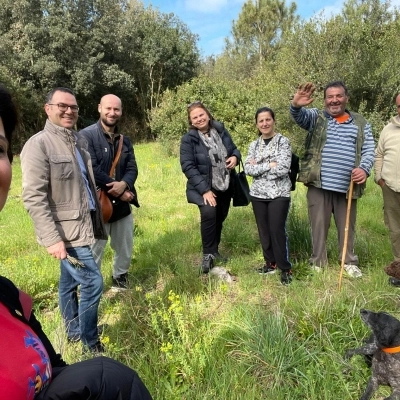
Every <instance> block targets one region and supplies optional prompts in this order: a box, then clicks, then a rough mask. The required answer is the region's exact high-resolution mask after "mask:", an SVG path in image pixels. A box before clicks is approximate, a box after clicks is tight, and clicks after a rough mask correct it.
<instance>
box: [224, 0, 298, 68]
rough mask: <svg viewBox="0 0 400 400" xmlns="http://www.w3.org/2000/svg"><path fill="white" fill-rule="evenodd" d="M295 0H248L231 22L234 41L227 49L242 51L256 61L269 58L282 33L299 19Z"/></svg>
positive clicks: (276, 46) (228, 43)
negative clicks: (287, 4)
mask: <svg viewBox="0 0 400 400" xmlns="http://www.w3.org/2000/svg"><path fill="white" fill-rule="evenodd" d="M296 9H297V6H296V3H294V2H292V3H291V4H290V6H289V7H287V6H286V4H285V0H248V1H247V2H246V3H245V4H244V5H243V7H242V11H241V13H240V14H239V18H238V20H237V21H234V22H233V25H232V36H233V42H232V43H230V42H229V41H228V42H227V51H228V52H232V51H234V52H235V51H236V52H238V53H243V54H245V55H246V57H247V58H248V59H250V60H254V61H255V60H257V61H258V63H259V64H262V62H263V61H265V60H267V59H269V58H270V57H272V55H273V54H274V52H276V50H277V49H278V47H279V43H280V40H281V38H282V36H283V35H284V34H285V33H286V32H287V31H289V30H290V29H291V28H292V27H293V24H294V23H295V22H296V21H297V20H298V18H299V17H298V16H297V15H296V14H295V13H296Z"/></svg>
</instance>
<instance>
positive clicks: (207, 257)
mask: <svg viewBox="0 0 400 400" xmlns="http://www.w3.org/2000/svg"><path fill="white" fill-rule="evenodd" d="M212 268H214V256H213V255H212V254H204V255H203V262H202V264H201V270H202V272H203V274H208V273H209V272H210V269H212Z"/></svg>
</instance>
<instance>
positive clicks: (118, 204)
mask: <svg viewBox="0 0 400 400" xmlns="http://www.w3.org/2000/svg"><path fill="white" fill-rule="evenodd" d="M79 133H81V134H82V135H83V136H84V137H85V138H86V140H87V141H88V150H89V153H90V156H91V158H92V166H93V173H94V178H95V180H96V185H97V186H98V187H99V188H101V189H103V190H105V191H106V192H107V190H109V188H108V187H107V186H106V184H107V183H111V182H114V181H124V182H126V183H127V184H128V186H129V190H130V191H131V192H132V193H133V194H134V196H135V197H134V198H133V200H132V204H133V205H134V206H136V207H140V205H139V202H138V198H137V192H136V188H135V182H136V179H137V177H138V168H137V164H136V159H135V153H134V150H133V146H132V143H131V141H130V140H129V138H128V137H126V136H124V137H123V144H122V150H121V156H120V158H119V161H118V163H117V166H116V168H115V179H114V178H111V177H110V176H109V173H110V169H111V166H112V163H113V160H114V155H115V154H116V153H117V151H118V144H119V140H120V135H118V136H116V138H115V140H114V142H113V144H111V143H110V142H109V141H108V140H107V138H106V136H105V133H104V130H103V127H102V125H101V122H100V120H99V121H98V122H97V123H95V124H93V125H90V126H88V127H87V128H85V129H82V130H81V131H80V132H79ZM109 197H110V199H111V201H112V202H113V214H112V217H111V218H110V220H109V221H108V222H109V223H111V222H115V221H118V220H119V219H121V218H123V217H126V216H127V215H129V214H130V213H131V208H130V206H129V203H127V202H126V201H122V200H120V199H118V198H116V197H113V196H110V195H109Z"/></svg>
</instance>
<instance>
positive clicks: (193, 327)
mask: <svg viewBox="0 0 400 400" xmlns="http://www.w3.org/2000/svg"><path fill="white" fill-rule="evenodd" d="M135 151H136V157H137V162H138V166H139V178H138V181H137V190H138V197H139V201H140V203H141V207H140V208H139V209H135V210H134V217H135V244H134V259H133V260H132V266H131V271H130V278H131V281H133V290H132V291H130V292H126V293H118V294H116V293H114V292H112V291H111V290H110V286H111V256H112V254H111V251H110V249H109V248H108V247H107V251H106V255H105V259H104V262H103V268H102V272H103V276H104V280H105V292H104V296H103V298H102V300H101V304H100V318H101V321H100V323H104V324H106V328H105V330H104V332H103V335H102V341H103V343H104V344H105V346H106V348H107V354H108V355H109V356H111V357H114V358H117V359H118V360H120V361H122V362H124V363H126V364H128V365H129V366H131V367H132V368H134V369H136V370H137V371H138V372H139V374H140V376H141V377H142V379H143V381H144V382H145V384H146V385H147V387H148V388H149V390H150V392H151V393H152V395H153V397H154V399H158V400H176V399H187V400H200V399H201V400H206V399H209V400H214V399H218V400H239V399H240V400H256V399H257V400H259V399H273V400H283V399H290V400H297V399H299V400H300V399H307V400H323V399H326V400H328V399H329V400H332V399H341V400H345V399H349V400H350V399H356V398H359V396H360V395H361V393H362V391H363V389H364V387H365V385H366V382H367V379H368V378H369V376H370V370H369V369H368V368H367V367H366V365H365V363H364V361H363V359H362V357H361V356H356V357H353V359H351V361H350V362H347V361H344V359H343V354H344V353H345V351H346V349H348V348H352V347H355V346H357V345H359V344H360V343H361V342H362V341H363V340H364V339H365V338H366V337H367V336H368V335H369V332H368V329H367V327H366V326H365V325H364V324H363V323H362V322H361V319H360V317H359V310H360V308H367V309H372V310H375V311H378V310H384V311H387V312H390V313H392V314H394V315H395V316H400V313H399V311H398V307H399V292H398V290H399V289H396V288H393V287H390V286H389V285H388V283H387V276H386V275H385V273H384V271H383V267H384V266H385V265H386V264H388V263H389V262H390V261H391V260H392V255H391V249H390V244H389V238H388V233H387V231H386V228H385V226H384V224H383V211H382V197H381V193H380V188H379V187H378V186H377V185H375V184H374V183H373V181H372V179H371V178H370V179H369V183H368V187H367V192H366V194H365V196H364V197H363V198H362V199H361V200H360V201H359V202H358V220H357V237H356V244H355V246H356V253H357V254H358V255H359V258H360V267H361V269H362V271H363V274H364V275H363V277H362V278H361V279H358V280H353V279H350V278H347V277H344V279H343V284H342V289H341V291H340V292H339V291H338V278H339V269H340V262H339V260H338V249H337V238H336V230H335V228H334V226H332V229H331V231H330V233H329V239H328V249H329V259H330V265H329V268H328V269H327V270H326V271H325V272H323V273H319V274H318V273H314V274H313V273H312V272H311V270H310V268H309V267H308V257H309V254H310V246H311V243H310V234H309V224H308V218H307V209H306V203H305V190H304V188H303V187H302V185H301V184H299V185H298V188H297V189H296V191H295V192H293V196H292V206H291V211H290V216H289V221H288V234H289V240H290V254H291V261H292V263H293V274H294V281H293V283H292V284H291V285H290V286H287V287H286V286H282V285H281V284H280V281H279V276H278V274H276V275H272V276H267V277H264V276H260V275H258V274H257V273H256V272H255V271H254V269H255V268H256V267H258V266H261V265H262V263H263V259H262V253H261V248H260V245H259V242H258V235H257V230H256V225H255V221H254V217H253V213H252V210H251V206H248V207H243V208H231V210H230V214H229V216H228V219H227V220H226V222H225V225H224V230H223V235H222V246H221V249H220V250H221V253H223V254H224V255H227V256H228V257H229V260H230V261H229V263H228V265H227V268H228V269H229V270H230V272H231V273H233V274H234V275H236V276H237V281H236V282H234V283H233V284H228V283H226V282H222V281H218V280H216V279H214V278H212V277H207V276H199V265H200V263H201V241H200V229H199V213H198V210H197V207H196V206H194V205H189V204H187V202H186V197H185V182H186V180H185V179H186V178H185V177H184V175H183V174H182V173H181V171H180V165H179V161H178V160H177V159H175V158H169V157H168V156H166V155H165V154H164V153H163V151H162V147H161V146H160V145H159V144H144V145H138V146H136V148H135ZM332 225H333V224H332ZM0 229H1V239H0V274H1V275H5V276H7V277H9V278H10V279H12V280H13V281H14V282H15V283H16V284H17V285H18V286H20V287H21V288H22V289H23V290H25V291H27V292H28V293H30V294H31V295H32V296H33V298H34V303H35V308H36V312H37V317H38V318H39V320H40V321H41V322H42V324H43V326H44V330H45V331H46V332H47V333H48V334H49V337H50V338H51V340H52V342H53V344H54V346H55V347H56V349H57V350H59V351H61V352H62V353H63V355H64V358H65V359H66V360H67V361H68V362H74V361H78V360H80V359H81V358H82V356H81V348H80V345H79V344H68V343H67V342H66V340H65V334H64V331H63V328H62V324H61V319H60V314H59V311H58V305H57V301H58V295H57V285H58V276H59V266H58V262H57V261H56V260H54V259H52V258H51V257H50V256H49V255H47V253H46V251H45V249H43V248H41V247H39V246H38V245H37V244H36V241H35V237H34V232H33V227H32V223H31V220H30V217H29V216H28V214H27V213H26V211H25V210H24V208H23V204H22V200H21V170H20V164H19V159H18V157H16V158H15V161H14V164H13V183H12V187H11V190H10V193H9V200H8V203H7V205H6V207H5V208H4V210H3V212H1V213H0ZM388 395H389V389H387V388H382V389H380V392H379V393H378V394H377V395H376V396H375V397H374V399H382V398H383V397H386V396H388Z"/></svg>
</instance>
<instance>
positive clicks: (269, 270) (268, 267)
mask: <svg viewBox="0 0 400 400" xmlns="http://www.w3.org/2000/svg"><path fill="white" fill-rule="evenodd" d="M256 271H257V272H258V273H259V274H260V275H264V274H274V273H275V272H276V264H275V263H272V264H271V263H270V262H266V263H265V264H264V265H263V266H262V267H261V268H257V269H256Z"/></svg>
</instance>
